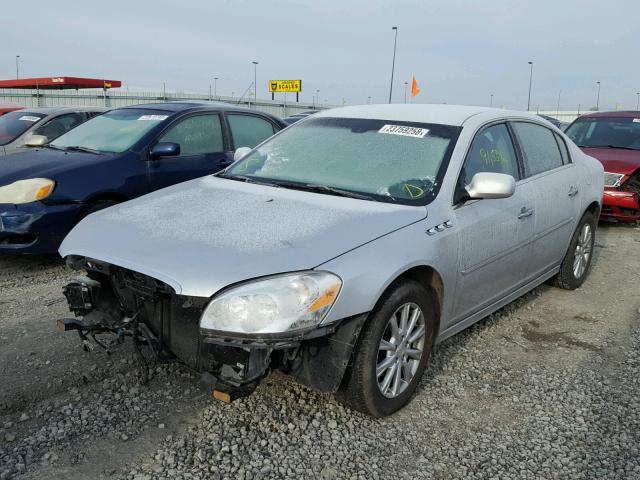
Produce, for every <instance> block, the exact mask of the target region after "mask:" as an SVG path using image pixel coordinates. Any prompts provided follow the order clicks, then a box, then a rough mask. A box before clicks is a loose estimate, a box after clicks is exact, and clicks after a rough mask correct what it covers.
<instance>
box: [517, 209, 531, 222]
mask: <svg viewBox="0 0 640 480" xmlns="http://www.w3.org/2000/svg"><path fill="white" fill-rule="evenodd" d="M531 215H533V208H527V207H522V208H521V209H520V214H519V215H518V218H519V219H520V220H522V219H523V218H527V217H530V216H531Z"/></svg>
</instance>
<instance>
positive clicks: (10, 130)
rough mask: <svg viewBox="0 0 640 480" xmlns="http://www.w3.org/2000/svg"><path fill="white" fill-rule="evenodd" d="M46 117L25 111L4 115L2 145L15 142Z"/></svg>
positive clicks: (0, 127)
mask: <svg viewBox="0 0 640 480" xmlns="http://www.w3.org/2000/svg"><path fill="white" fill-rule="evenodd" d="M45 116H46V115H44V114H42V113H33V112H25V111H24V110H18V111H16V112H9V113H7V114H5V115H2V116H1V117H0V145H7V144H8V143H11V142H13V141H14V140H15V139H16V138H18V137H19V136H20V135H22V134H23V133H24V132H26V131H27V130H29V129H30V128H31V127H33V126H34V125H35V124H36V123H38V122H39V121H40V120H42V119H43V118H44V117H45Z"/></svg>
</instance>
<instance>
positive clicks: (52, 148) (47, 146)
mask: <svg viewBox="0 0 640 480" xmlns="http://www.w3.org/2000/svg"><path fill="white" fill-rule="evenodd" d="M38 148H50V149H51V150H64V148H62V147H56V146H55V145H51V144H50V143H46V144H45V145H40V147H38Z"/></svg>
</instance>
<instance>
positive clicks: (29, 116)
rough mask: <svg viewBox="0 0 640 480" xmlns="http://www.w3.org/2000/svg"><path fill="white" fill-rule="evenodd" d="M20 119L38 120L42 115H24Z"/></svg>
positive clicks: (26, 120)
mask: <svg viewBox="0 0 640 480" xmlns="http://www.w3.org/2000/svg"><path fill="white" fill-rule="evenodd" d="M18 120H24V121H25V122H37V121H38V120H40V117H32V116H31V115H23V116H22V117H20V118H19V119H18Z"/></svg>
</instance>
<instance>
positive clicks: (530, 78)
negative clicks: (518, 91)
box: [527, 62, 533, 112]
mask: <svg viewBox="0 0 640 480" xmlns="http://www.w3.org/2000/svg"><path fill="white" fill-rule="evenodd" d="M529 65H530V66H531V71H530V72H529V100H527V112H528V111H529V110H530V109H531V82H532V81H533V62H529Z"/></svg>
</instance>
